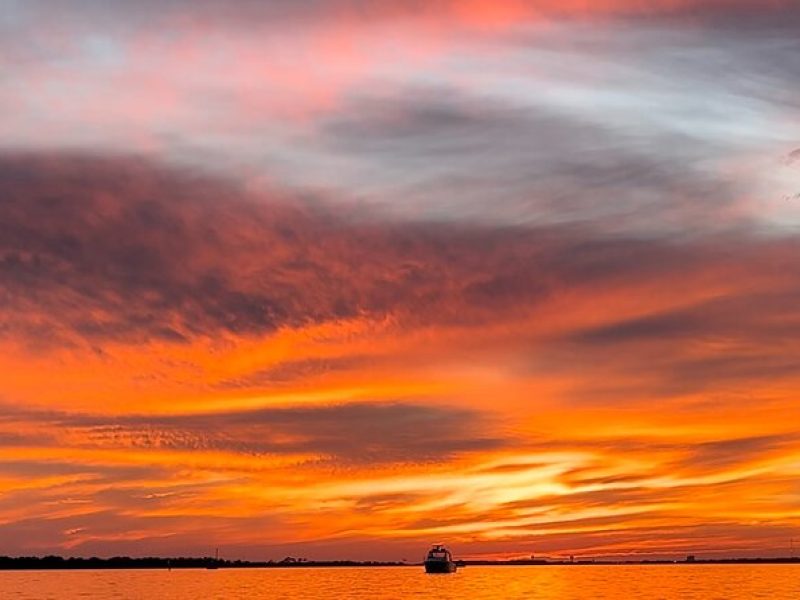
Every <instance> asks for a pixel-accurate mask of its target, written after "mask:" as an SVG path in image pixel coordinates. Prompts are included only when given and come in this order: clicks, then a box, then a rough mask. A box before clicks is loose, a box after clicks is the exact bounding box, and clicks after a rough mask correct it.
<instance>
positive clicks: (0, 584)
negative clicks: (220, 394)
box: [0, 565, 800, 600]
mask: <svg viewBox="0 0 800 600" xmlns="http://www.w3.org/2000/svg"><path fill="white" fill-rule="evenodd" d="M0 598H2V599H3V600H6V599H9V600H10V599H22V598H25V599H27V600H48V599H52V600H94V599H99V600H113V599H120V600H151V599H152V600H197V599H199V598H202V599H203V600H216V599H219V600H222V599H224V600H237V599H240V598H242V599H247V600H263V599H270V600H271V599H273V598H274V599H281V600H284V599H285V600H290V599H291V600H294V599H295V598H296V599H298V600H299V599H303V600H331V599H333V598H347V599H350V598H352V599H359V598H369V599H371V600H376V599H383V598H434V599H436V600H448V599H458V600H484V599H489V598H492V599H502V600H514V599H516V598H520V599H522V598H525V599H526V600H530V599H533V600H536V599H550V598H554V599H558V600H572V599H581V600H586V599H591V600H603V599H608V600H644V599H646V600H651V599H652V600H672V599H673V598H674V599H676V600H677V599H680V600H693V599H702V600H731V599H733V600H756V599H758V598H765V599H769V600H798V599H800V565H760V566H750V565H658V566H572V567H564V566H560V567H558V566H553V567H541V566H539V567H536V566H534V567H467V568H465V569H463V570H461V571H459V573H457V574H455V575H426V574H425V573H423V572H422V570H421V569H420V568H411V567H398V568H360V569H359V568H335V569H247V570H226V569H221V570H218V571H206V570H180V571H178V570H176V571H60V572H58V571H27V572H25V571H10V572H9V571H7V572H0Z"/></svg>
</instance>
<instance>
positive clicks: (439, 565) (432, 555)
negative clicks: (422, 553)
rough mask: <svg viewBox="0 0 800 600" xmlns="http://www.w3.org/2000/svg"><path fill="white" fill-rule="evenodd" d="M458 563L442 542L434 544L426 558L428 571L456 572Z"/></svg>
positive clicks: (426, 569)
mask: <svg viewBox="0 0 800 600" xmlns="http://www.w3.org/2000/svg"><path fill="white" fill-rule="evenodd" d="M456 568H457V566H456V563H455V561H454V560H453V556H452V555H451V554H450V551H449V550H448V549H447V548H445V547H444V546H442V545H441V544H434V546H433V547H432V548H431V549H430V550H429V551H428V556H427V557H426V558H425V572H426V573H455V571H456Z"/></svg>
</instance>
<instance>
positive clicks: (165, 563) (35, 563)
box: [0, 556, 800, 571]
mask: <svg viewBox="0 0 800 600" xmlns="http://www.w3.org/2000/svg"><path fill="white" fill-rule="evenodd" d="M457 562H458V565H459V566H460V567H466V566H532V565H542V566H558V565H661V564H688V565H694V564H720V565H726V564H800V557H796V556H795V557H779V558H719V559H715V558H694V557H687V558H686V559H684V560H666V559H664V560H661V559H659V560H655V559H652V560H647V559H641V560H593V559H581V560H575V561H569V560H544V559H518V560H460V561H457ZM421 564H422V563H409V562H392V561H356V560H323V561H317V560H306V559H297V558H292V557H286V558H284V559H283V560H280V561H272V560H270V561H246V560H225V559H215V558H211V557H177V558H161V557H145V558H132V557H127V556H115V557H113V558H98V557H91V558H81V557H68V558H65V557H62V556H42V557H37V556H18V557H11V556H0V570H5V571H9V570H58V569H64V570H69V569H76V570H78V569H248V568H251V569H252V568H262V569H263V568H287V567H289V568H308V567H403V566H421Z"/></svg>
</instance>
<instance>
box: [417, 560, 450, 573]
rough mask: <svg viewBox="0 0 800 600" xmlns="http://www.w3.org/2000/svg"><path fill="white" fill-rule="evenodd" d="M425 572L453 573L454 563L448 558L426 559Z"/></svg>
mask: <svg viewBox="0 0 800 600" xmlns="http://www.w3.org/2000/svg"><path fill="white" fill-rule="evenodd" d="M425 572H426V573H455V572H456V563H454V562H453V561H450V560H426V561H425Z"/></svg>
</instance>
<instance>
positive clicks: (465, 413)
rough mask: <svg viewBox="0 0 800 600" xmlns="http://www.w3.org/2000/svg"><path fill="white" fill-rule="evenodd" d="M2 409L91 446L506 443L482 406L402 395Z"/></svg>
mask: <svg viewBox="0 0 800 600" xmlns="http://www.w3.org/2000/svg"><path fill="white" fill-rule="evenodd" d="M4 412H5V420H6V421H10V422H13V421H14V420H23V421H27V422H34V423H38V425H39V426H40V427H43V428H44V429H52V427H56V428H57V430H56V431H58V430H60V431H62V432H63V433H66V434H71V435H72V436H73V437H72V438H71V439H73V443H79V444H80V443H82V444H88V445H90V446H101V447H123V448H125V447H137V448H173V449H183V450H228V451H232V452H242V453H249V454H303V453H310V454H317V455H320V456H321V457H322V459H328V460H333V461H337V462H349V463H370V464H375V463H414V462H439V461H443V460H447V459H449V458H451V457H452V456H453V455H455V454H460V453H463V452H471V451H477V450H485V449H489V448H498V447H501V446H504V445H506V444H507V443H508V442H507V440H504V439H502V438H501V437H498V436H496V435H493V434H492V433H491V431H492V430H493V429H494V426H495V424H494V423H492V422H491V421H490V420H489V419H488V418H487V417H486V416H485V415H484V414H483V413H480V412H477V411H473V410H469V409H464V408H457V407H445V406H434V405H426V404H422V403H415V402H402V401H398V402H375V403H358V404H343V405H330V406H310V407H291V408H274V409H272V408H266V409H260V410H253V411H242V412H224V413H214V414H183V415H177V416H159V415H146V416H145V415H143V416H120V417H103V416H96V415H90V414H80V413H58V412H42V411H38V410H26V409H21V408H13V407H8V408H7V409H6V410H5V411H4ZM55 438H56V440H57V439H58V435H57V434H56V435H55Z"/></svg>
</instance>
